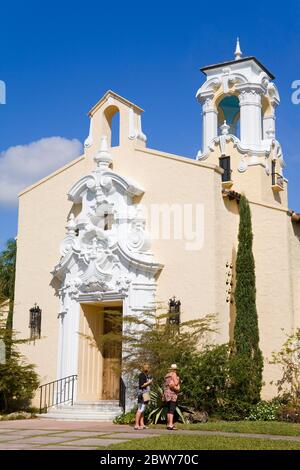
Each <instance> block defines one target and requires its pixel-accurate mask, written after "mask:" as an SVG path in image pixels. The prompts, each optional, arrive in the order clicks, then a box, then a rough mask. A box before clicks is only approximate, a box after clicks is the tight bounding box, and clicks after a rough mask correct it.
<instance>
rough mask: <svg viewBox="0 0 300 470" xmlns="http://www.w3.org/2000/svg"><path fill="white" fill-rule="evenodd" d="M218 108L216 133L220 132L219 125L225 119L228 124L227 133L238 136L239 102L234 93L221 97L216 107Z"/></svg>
mask: <svg viewBox="0 0 300 470" xmlns="http://www.w3.org/2000/svg"><path fill="white" fill-rule="evenodd" d="M217 110H218V134H219V135H220V134H221V130H220V127H221V126H222V124H224V121H226V124H227V125H228V126H230V129H229V134H233V135H235V136H236V137H238V138H240V103H239V99H238V97H237V96H236V95H230V96H225V97H224V98H222V99H221V101H220V102H219V104H218V107H217Z"/></svg>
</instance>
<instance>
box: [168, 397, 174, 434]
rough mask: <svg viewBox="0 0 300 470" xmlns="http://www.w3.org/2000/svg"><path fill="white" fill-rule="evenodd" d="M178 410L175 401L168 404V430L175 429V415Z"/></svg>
mask: <svg viewBox="0 0 300 470" xmlns="http://www.w3.org/2000/svg"><path fill="white" fill-rule="evenodd" d="M175 409H176V403H175V402H174V401H169V402H168V413H167V428H168V429H174V413H175Z"/></svg>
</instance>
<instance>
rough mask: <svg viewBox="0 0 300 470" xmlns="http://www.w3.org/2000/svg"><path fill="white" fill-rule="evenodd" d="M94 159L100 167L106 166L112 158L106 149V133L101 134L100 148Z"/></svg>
mask: <svg viewBox="0 0 300 470" xmlns="http://www.w3.org/2000/svg"><path fill="white" fill-rule="evenodd" d="M94 160H95V162H96V163H97V165H98V167H99V168H102V169H105V168H108V167H109V165H110V163H111V162H112V158H111V156H110V153H109V151H108V143H107V136H106V135H103V136H102V137H101V144H100V149H99V150H98V152H97V154H96V155H95V157H94Z"/></svg>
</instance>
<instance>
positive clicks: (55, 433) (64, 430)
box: [0, 419, 300, 450]
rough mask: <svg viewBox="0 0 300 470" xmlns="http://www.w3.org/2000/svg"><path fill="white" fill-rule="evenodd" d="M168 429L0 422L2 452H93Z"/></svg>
mask: <svg viewBox="0 0 300 470" xmlns="http://www.w3.org/2000/svg"><path fill="white" fill-rule="evenodd" d="M175 432H176V434H182V435H190V434H192V435H198V436H225V437H248V438H257V439H270V440H281V441H282V440H283V441H295V442H300V436H278V435H270V434H249V433H247V434H246V433H233V432H222V431H200V430H197V431H191V430H178V431H175ZM166 434H170V431H167V430H166V429H145V430H144V431H136V432H135V431H134V430H133V428H132V427H131V426H127V425H115V424H113V423H101V422H96V421H94V422H91V421H89V422H82V421H56V420H46V419H31V420H17V421H0V450H93V449H97V448H98V447H106V446H110V445H112V444H115V443H123V442H127V441H128V440H130V439H143V438H145V437H149V436H157V435H166Z"/></svg>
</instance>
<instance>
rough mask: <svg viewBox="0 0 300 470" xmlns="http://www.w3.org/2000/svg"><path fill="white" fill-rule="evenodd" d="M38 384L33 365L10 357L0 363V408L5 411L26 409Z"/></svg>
mask: <svg viewBox="0 0 300 470" xmlns="http://www.w3.org/2000/svg"><path fill="white" fill-rule="evenodd" d="M38 386H39V379H38V376H37V374H36V372H35V370H34V366H33V365H31V364H24V363H23V362H19V361H17V360H16V359H15V358H13V357H11V358H10V359H9V360H8V361H7V362H6V364H1V365H0V409H1V410H3V411H5V412H12V411H16V410H18V411H20V410H26V409H28V407H29V405H30V401H31V399H32V398H33V395H34V392H35V390H36V389H37V388H38Z"/></svg>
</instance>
